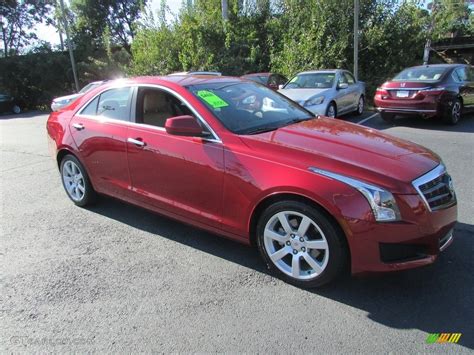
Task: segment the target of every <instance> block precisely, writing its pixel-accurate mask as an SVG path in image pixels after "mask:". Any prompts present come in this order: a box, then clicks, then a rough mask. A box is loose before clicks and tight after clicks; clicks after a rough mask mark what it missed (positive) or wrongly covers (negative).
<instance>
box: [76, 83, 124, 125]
mask: <svg viewBox="0 0 474 355" xmlns="http://www.w3.org/2000/svg"><path fill="white" fill-rule="evenodd" d="M131 95H132V88H129V87H126V88H118V89H111V90H107V91H105V92H103V93H102V94H100V95H98V96H97V97H96V98H95V99H94V100H92V101H91V102H89V104H88V105H87V106H86V107H85V108H84V109H82V111H81V115H88V116H102V117H107V118H113V119H116V120H120V121H129V120H130V99H131Z"/></svg>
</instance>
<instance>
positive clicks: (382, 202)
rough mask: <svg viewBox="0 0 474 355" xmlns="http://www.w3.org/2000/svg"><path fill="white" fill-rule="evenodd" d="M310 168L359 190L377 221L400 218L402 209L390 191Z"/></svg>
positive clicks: (397, 219) (389, 220) (391, 220)
mask: <svg viewBox="0 0 474 355" xmlns="http://www.w3.org/2000/svg"><path fill="white" fill-rule="evenodd" d="M309 170H310V171H312V172H314V173H317V174H320V175H324V176H327V177H329V178H331V179H334V180H338V181H341V182H343V183H345V184H347V185H350V186H352V187H354V188H356V189H357V190H359V192H360V193H361V194H362V195H363V196H364V197H365V198H366V199H367V202H369V205H370V207H371V208H372V212H373V214H374V217H375V220H376V221H377V222H394V221H399V220H400V210H399V209H398V205H397V202H396V201H395V198H394V197H393V195H392V193H390V192H389V191H387V190H384V189H382V188H381V187H378V186H374V185H371V184H367V183H365V182H362V181H359V180H356V179H353V178H350V177H347V176H344V175H339V174H336V173H332V172H330V171H326V170H321V169H318V168H313V167H310V168H309Z"/></svg>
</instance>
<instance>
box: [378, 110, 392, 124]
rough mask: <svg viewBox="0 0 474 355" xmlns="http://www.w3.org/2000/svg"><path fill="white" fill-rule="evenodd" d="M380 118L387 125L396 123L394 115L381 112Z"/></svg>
mask: <svg viewBox="0 0 474 355" xmlns="http://www.w3.org/2000/svg"><path fill="white" fill-rule="evenodd" d="M380 117H382V120H384V121H385V122H387V123H393V122H394V121H395V115H394V114H393V113H387V112H380Z"/></svg>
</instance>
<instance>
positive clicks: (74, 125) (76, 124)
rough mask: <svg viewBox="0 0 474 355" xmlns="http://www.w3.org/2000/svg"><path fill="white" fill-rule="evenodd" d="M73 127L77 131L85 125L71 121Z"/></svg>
mask: <svg viewBox="0 0 474 355" xmlns="http://www.w3.org/2000/svg"><path fill="white" fill-rule="evenodd" d="M72 126H73V127H74V128H75V129H77V130H78V131H82V130H83V129H84V128H85V127H84V125H83V124H82V123H73V125H72Z"/></svg>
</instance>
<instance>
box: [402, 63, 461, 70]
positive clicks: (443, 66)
mask: <svg viewBox="0 0 474 355" xmlns="http://www.w3.org/2000/svg"><path fill="white" fill-rule="evenodd" d="M462 66H467V64H462V63H457V64H447V63H443V64H428V65H416V66H414V67H410V68H446V69H448V68H455V67H462ZM406 69H409V68H406Z"/></svg>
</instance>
